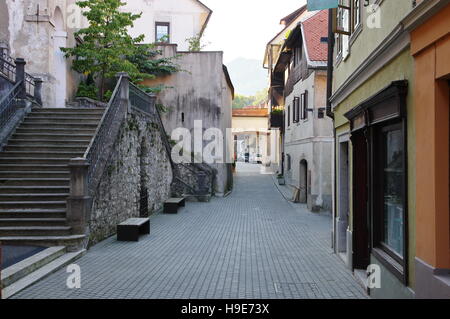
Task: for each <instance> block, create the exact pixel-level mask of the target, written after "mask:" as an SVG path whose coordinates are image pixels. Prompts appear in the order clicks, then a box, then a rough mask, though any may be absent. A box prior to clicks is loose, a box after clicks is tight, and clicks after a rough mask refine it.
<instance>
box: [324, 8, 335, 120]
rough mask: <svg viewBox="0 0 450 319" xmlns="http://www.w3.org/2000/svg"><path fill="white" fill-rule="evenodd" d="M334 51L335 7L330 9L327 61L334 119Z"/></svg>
mask: <svg viewBox="0 0 450 319" xmlns="http://www.w3.org/2000/svg"><path fill="white" fill-rule="evenodd" d="M333 51H334V33H333V9H329V10H328V63H327V110H326V112H327V116H328V117H330V118H331V119H333V120H334V114H333V111H332V109H331V101H330V98H331V95H332V94H333Z"/></svg>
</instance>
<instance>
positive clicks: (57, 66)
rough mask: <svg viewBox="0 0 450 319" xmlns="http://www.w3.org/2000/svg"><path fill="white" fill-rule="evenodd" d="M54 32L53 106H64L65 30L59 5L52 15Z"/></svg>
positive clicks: (65, 73) (65, 74)
mask: <svg viewBox="0 0 450 319" xmlns="http://www.w3.org/2000/svg"><path fill="white" fill-rule="evenodd" d="M53 19H54V23H55V32H54V34H53V71H54V72H53V74H54V75H55V101H54V102H55V104H54V105H52V106H53V107H65V106H66V90H67V79H66V76H67V64H66V58H65V57H64V53H63V52H62V51H61V48H65V47H66V45H67V44H66V42H67V32H66V31H65V28H64V18H63V14H62V12H61V9H60V8H59V7H56V9H55V13H54V16H53Z"/></svg>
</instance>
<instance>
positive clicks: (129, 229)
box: [117, 218, 150, 241]
mask: <svg viewBox="0 0 450 319" xmlns="http://www.w3.org/2000/svg"><path fill="white" fill-rule="evenodd" d="M146 234H150V218H129V219H127V220H126V221H124V222H123V223H120V224H119V225H117V240H118V241H139V235H146Z"/></svg>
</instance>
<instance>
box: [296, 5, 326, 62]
mask: <svg viewBox="0 0 450 319" xmlns="http://www.w3.org/2000/svg"><path fill="white" fill-rule="evenodd" d="M302 27H303V32H304V37H305V43H306V48H307V50H308V56H309V59H310V60H311V61H327V60H328V56H327V54H328V43H327V42H324V41H322V39H325V38H328V10H322V11H320V12H318V13H317V14H315V15H313V16H312V17H310V18H308V19H306V20H304V21H302Z"/></svg>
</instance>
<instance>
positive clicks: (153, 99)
mask: <svg viewBox="0 0 450 319" xmlns="http://www.w3.org/2000/svg"><path fill="white" fill-rule="evenodd" d="M148 95H149V96H150V105H149V108H150V112H149V113H150V114H156V112H157V110H156V95H155V94H148Z"/></svg>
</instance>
